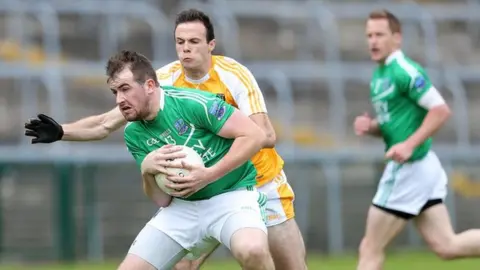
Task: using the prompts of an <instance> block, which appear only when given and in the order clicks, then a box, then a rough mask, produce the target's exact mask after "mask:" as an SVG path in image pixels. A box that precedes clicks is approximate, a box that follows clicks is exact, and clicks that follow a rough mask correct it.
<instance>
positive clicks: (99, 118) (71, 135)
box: [62, 108, 127, 141]
mask: <svg viewBox="0 0 480 270" xmlns="http://www.w3.org/2000/svg"><path fill="white" fill-rule="evenodd" d="M126 122H127V121H126V120H125V118H124V117H123V115H122V113H121V112H120V110H119V109H118V108H114V109H113V110H111V111H109V112H106V113H104V114H100V115H95V116H90V117H86V118H83V119H81V120H78V121H76V122H74V123H71V124H63V125H62V128H63V133H64V134H63V137H62V140H64V141H95V140H102V139H104V138H106V137H107V136H108V135H110V133H112V132H114V131H115V130H117V129H119V128H120V127H121V126H123V125H125V124H126Z"/></svg>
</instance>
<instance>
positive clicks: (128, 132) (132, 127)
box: [123, 121, 142, 139]
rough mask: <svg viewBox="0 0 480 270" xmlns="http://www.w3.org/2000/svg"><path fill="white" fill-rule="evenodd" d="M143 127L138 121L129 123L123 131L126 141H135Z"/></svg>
mask: <svg viewBox="0 0 480 270" xmlns="http://www.w3.org/2000/svg"><path fill="white" fill-rule="evenodd" d="M141 129H142V128H141V125H140V124H139V122H137V121H133V122H127V124H126V125H125V128H124V129H123V134H124V137H125V139H134V138H135V136H137V135H138V134H139V132H140V131H141Z"/></svg>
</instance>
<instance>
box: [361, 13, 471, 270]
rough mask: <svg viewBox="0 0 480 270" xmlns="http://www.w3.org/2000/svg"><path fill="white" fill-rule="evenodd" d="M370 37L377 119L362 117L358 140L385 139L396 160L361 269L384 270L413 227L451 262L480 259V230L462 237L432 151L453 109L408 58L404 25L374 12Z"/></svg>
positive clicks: (380, 194)
mask: <svg viewBox="0 0 480 270" xmlns="http://www.w3.org/2000/svg"><path fill="white" fill-rule="evenodd" d="M366 35H367V40H368V46H369V49H370V54H371V58H372V60H373V61H375V62H376V63H377V64H378V66H377V68H376V70H375V71H374V74H373V78H372V80H371V84H370V100H371V103H372V105H373V107H374V110H375V114H376V117H375V118H370V117H369V116H368V115H367V114H365V115H362V116H358V117H357V118H356V119H355V122H354V129H355V132H356V134H357V135H360V136H361V135H373V136H378V137H381V138H382V139H383V141H384V143H385V145H386V153H385V157H386V158H387V159H388V160H389V161H388V163H387V165H386V167H385V171H384V173H383V175H382V178H381V179H380V182H379V185H378V189H377V192H376V194H375V196H374V198H373V202H372V206H371V207H370V209H369V212H368V216H367V224H366V232H365V236H364V238H363V239H362V242H361V244H360V258H359V262H358V267H357V269H359V270H380V269H383V263H384V259H385V253H384V251H385V249H386V247H387V246H388V244H389V243H390V242H391V241H392V240H393V239H394V238H395V236H397V235H398V234H399V233H400V231H402V229H403V228H404V227H405V225H406V224H407V221H408V220H410V219H413V221H414V222H415V225H416V226H417V229H418V231H419V232H420V234H421V235H422V236H423V238H424V239H425V241H426V242H427V243H428V245H429V247H430V248H431V249H432V250H433V251H434V252H435V253H436V254H437V255H438V256H439V257H441V258H443V259H455V258H461V257H470V256H472V257H473V256H479V255H480V230H469V231H466V232H463V233H460V234H456V233H455V232H454V230H453V229H452V225H451V223H450V219H449V214H448V211H447V208H446V207H445V205H444V199H445V197H446V195H447V175H446V173H445V171H444V169H443V167H442V165H441V164H440V161H439V159H438V158H437V156H436V155H435V153H434V152H433V151H432V150H431V149H430V148H431V144H432V138H431V137H432V135H434V133H435V132H436V131H437V130H438V129H440V128H441V127H442V126H443V124H444V123H445V122H446V120H447V119H448V118H449V116H450V109H449V107H448V105H447V104H446V103H445V101H444V99H443V98H442V96H441V95H440V93H439V92H438V91H437V89H436V88H435V87H434V86H433V85H432V83H431V82H430V80H429V78H428V75H427V74H426V72H425V70H424V69H423V68H422V67H421V66H420V65H419V64H418V63H416V62H414V61H413V60H412V59H410V58H408V57H407V56H405V55H404V54H403V52H402V51H401V50H400V47H401V41H402V35H401V26H400V22H399V20H398V19H397V18H396V17H395V16H394V15H393V14H392V13H390V12H388V11H386V10H381V11H375V12H372V13H371V14H370V16H369V18H368V20H367V24H366Z"/></svg>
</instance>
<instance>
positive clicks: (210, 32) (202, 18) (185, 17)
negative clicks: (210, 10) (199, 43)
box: [175, 8, 215, 42]
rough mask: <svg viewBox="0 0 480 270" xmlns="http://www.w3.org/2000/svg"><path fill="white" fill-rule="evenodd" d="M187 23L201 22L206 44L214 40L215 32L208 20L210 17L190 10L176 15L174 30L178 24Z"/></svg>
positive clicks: (198, 11) (195, 10)
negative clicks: (205, 32)
mask: <svg viewBox="0 0 480 270" xmlns="http://www.w3.org/2000/svg"><path fill="white" fill-rule="evenodd" d="M187 22H201V23H202V24H203V26H205V29H206V30H207V36H206V38H207V42H210V41H212V40H214V39H215V31H214V29H213V24H212V22H211V20H210V17H208V15H207V14H205V13H204V12H202V11H200V10H197V9H193V8H192V9H187V10H184V11H182V12H180V13H178V14H177V18H176V19H175V29H177V26H178V25H179V24H182V23H187Z"/></svg>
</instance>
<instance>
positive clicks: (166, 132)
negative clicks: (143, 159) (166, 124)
mask: <svg viewBox="0 0 480 270" xmlns="http://www.w3.org/2000/svg"><path fill="white" fill-rule="evenodd" d="M170 133H172V131H171V130H170V129H167V130H165V131H164V132H162V134H160V138H165V137H167V136H168V135H170Z"/></svg>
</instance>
